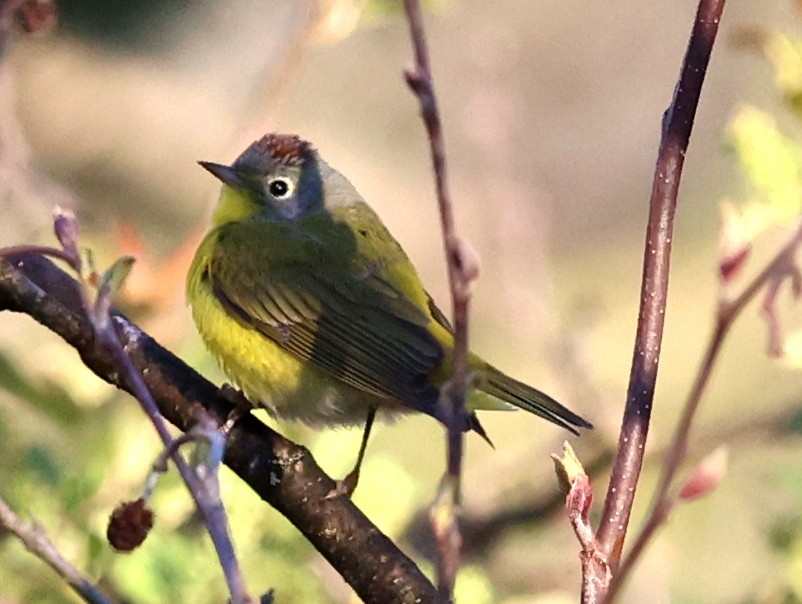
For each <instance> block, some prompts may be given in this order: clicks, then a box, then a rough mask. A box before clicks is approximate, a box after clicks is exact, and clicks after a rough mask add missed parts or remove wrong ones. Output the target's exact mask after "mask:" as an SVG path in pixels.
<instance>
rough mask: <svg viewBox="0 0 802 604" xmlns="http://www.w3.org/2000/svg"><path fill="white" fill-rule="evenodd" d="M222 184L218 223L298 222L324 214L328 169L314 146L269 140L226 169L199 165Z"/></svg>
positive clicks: (288, 138) (289, 138) (293, 139)
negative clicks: (257, 217)
mask: <svg viewBox="0 0 802 604" xmlns="http://www.w3.org/2000/svg"><path fill="white" fill-rule="evenodd" d="M198 163H199V164H200V165H201V166H203V167H204V168H206V169H207V170H208V171H209V172H211V173H212V174H213V175H214V176H215V177H217V179H218V180H220V181H221V182H222V183H223V185H224V186H223V192H222V194H221V196H220V202H219V204H218V208H217V211H216V212H215V218H214V221H215V223H217V224H223V223H226V222H234V221H238V220H243V219H246V218H250V217H251V216H255V215H257V214H259V215H262V216H264V217H265V218H267V219H269V220H293V219H296V218H298V217H302V216H306V215H308V214H310V213H313V212H316V211H318V210H320V209H322V208H323V205H324V187H323V179H322V178H321V167H324V169H325V170H326V171H329V170H330V169H329V168H328V167H327V166H325V164H323V162H322V160H321V159H320V158H319V157H318V154H317V152H316V151H315V150H314V148H313V147H312V145H311V144H310V143H308V142H306V141H304V140H301V139H300V138H299V137H297V136H294V135H288V134H267V135H265V136H263V137H262V138H261V139H259V140H258V141H256V142H254V143H253V144H251V145H250V146H249V147H248V148H247V149H245V151H244V152H243V153H242V154H241V155H240V156H239V157H238V158H237V159H236V161H235V162H234V163H233V164H232V165H230V166H226V165H223V164H215V163H211V162H205V161H201V162H198Z"/></svg>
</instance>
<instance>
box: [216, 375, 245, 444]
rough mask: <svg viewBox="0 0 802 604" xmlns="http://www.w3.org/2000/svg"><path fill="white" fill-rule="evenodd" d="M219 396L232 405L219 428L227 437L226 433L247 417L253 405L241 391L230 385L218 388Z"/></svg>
mask: <svg viewBox="0 0 802 604" xmlns="http://www.w3.org/2000/svg"><path fill="white" fill-rule="evenodd" d="M220 394H221V395H223V398H224V399H226V400H227V401H228V402H229V403H231V404H232V405H234V406H233V407H232V408H231V411H229V412H228V415H227V416H226V421H225V423H224V424H223V425H222V426H220V431H221V432H222V433H223V434H225V435H226V437H228V433H229V432H231V428H233V427H234V424H236V423H237V422H238V421H239V420H240V419H241V418H243V417H245V416H246V415H248V414H249V413H250V412H251V410H252V409H253V405H252V404H251V402H250V401H249V400H248V399H247V398H245V395H244V394H243V393H242V391H240V390H237V389H236V388H234V387H233V386H231V385H230V384H223V385H222V386H221V387H220Z"/></svg>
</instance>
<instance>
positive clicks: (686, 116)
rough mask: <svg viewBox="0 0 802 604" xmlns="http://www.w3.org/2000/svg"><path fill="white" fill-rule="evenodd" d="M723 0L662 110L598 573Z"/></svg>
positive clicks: (652, 349)
mask: <svg viewBox="0 0 802 604" xmlns="http://www.w3.org/2000/svg"><path fill="white" fill-rule="evenodd" d="M723 8H724V0H700V2H699V6H698V9H697V13H696V19H695V21H694V25H693V30H692V32H691V38H690V41H689V43H688V49H687V52H686V55H685V60H684V62H683V66H682V70H681V73H680V79H679V82H678V83H677V86H676V89H675V91H674V97H673V99H672V102H671V105H670V106H669V108H668V110H667V111H666V113H665V115H664V117H663V132H662V138H661V141H660V150H659V152H658V157H657V165H656V167H655V174H654V181H653V185H652V195H651V201H650V204H649V221H648V226H647V230H646V247H645V252H644V268H643V281H642V284H641V298H640V311H639V315H638V328H637V334H636V338H635V349H634V353H633V359H632V371H631V374H630V381H629V387H628V390H627V402H626V408H625V410H624V418H623V422H622V426H621V433H620V436H619V440H618V453H617V455H616V459H615V462H614V464H613V471H612V476H611V479H610V485H609V489H608V491H607V498H606V500H605V502H604V510H603V512H602V517H601V523H600V525H599V529H598V532H597V540H598V545H599V548H600V550H601V551H602V552H603V553H604V554H605V557H606V561H607V565H608V566H609V568H596V569H595V571H594V572H598V573H599V576H603V575H606V574H608V573H609V572H610V571H612V574H615V572H616V567H617V566H618V561H619V560H620V557H621V550H622V548H623V544H624V538H625V536H626V531H627V526H628V524H629V518H630V514H631V512H632V504H633V501H634V498H635V490H636V487H637V484H638V478H639V476H640V470H641V466H642V463H643V455H644V452H645V447H646V436H647V433H648V429H649V418H650V416H651V410H652V402H653V399H654V390H655V383H656V380H657V364H658V359H659V356H660V347H661V343H662V338H663V325H664V320H665V309H666V300H667V294H668V276H669V265H670V258H671V244H672V240H673V230H674V213H675V211H676V207H677V195H678V191H679V184H680V177H681V174H682V166H683V163H684V160H685V152H686V149H687V148H688V142H689V140H690V135H691V129H692V127H693V122H694V118H695V115H696V109H697V106H698V104H699V97H700V94H701V90H702V84H703V82H704V77H705V73H706V71H707V66H708V63H709V60H710V54H711V52H712V49H713V43H714V41H715V38H716V33H717V31H718V24H719V19H720V17H721V12H722V10H723Z"/></svg>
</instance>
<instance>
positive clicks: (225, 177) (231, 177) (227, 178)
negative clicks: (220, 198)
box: [198, 161, 245, 187]
mask: <svg viewBox="0 0 802 604" xmlns="http://www.w3.org/2000/svg"><path fill="white" fill-rule="evenodd" d="M198 163H199V164H200V165H201V166H202V167H203V168H205V169H206V170H208V171H209V172H211V173H212V175H213V176H214V177H215V178H216V179H217V180H219V181H220V182H222V183H223V184H227V185H231V186H232V187H242V186H244V185H245V183H243V181H242V179H241V178H240V175H239V173H238V172H237V171H236V170H235V169H234V168H232V167H231V166H224V165H223V164H215V163H213V162H210V161H199V162H198Z"/></svg>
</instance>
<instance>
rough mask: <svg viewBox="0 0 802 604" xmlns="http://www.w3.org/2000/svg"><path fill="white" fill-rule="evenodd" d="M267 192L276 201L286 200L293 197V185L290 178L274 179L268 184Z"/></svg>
mask: <svg viewBox="0 0 802 604" xmlns="http://www.w3.org/2000/svg"><path fill="white" fill-rule="evenodd" d="M267 190H268V192H269V193H270V194H271V195H272V196H273V197H275V198H276V199H286V198H287V197H289V196H290V195H292V190H293V184H292V181H291V180H290V179H288V178H274V179H273V180H271V181H270V182H269V183H267Z"/></svg>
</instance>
